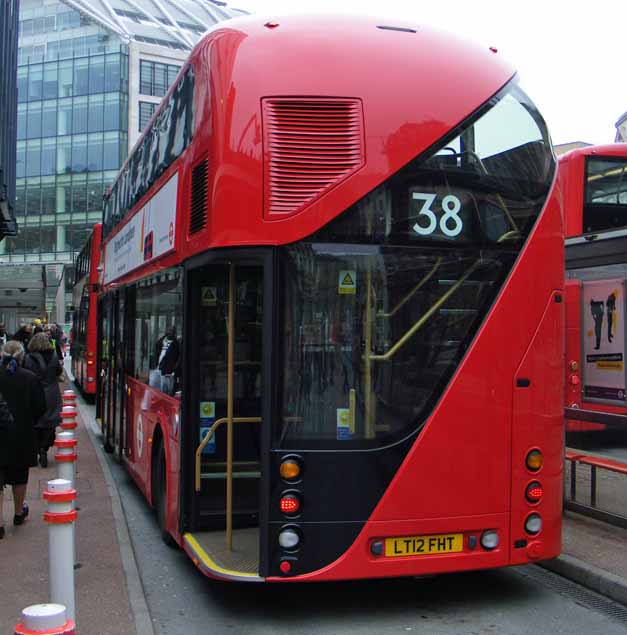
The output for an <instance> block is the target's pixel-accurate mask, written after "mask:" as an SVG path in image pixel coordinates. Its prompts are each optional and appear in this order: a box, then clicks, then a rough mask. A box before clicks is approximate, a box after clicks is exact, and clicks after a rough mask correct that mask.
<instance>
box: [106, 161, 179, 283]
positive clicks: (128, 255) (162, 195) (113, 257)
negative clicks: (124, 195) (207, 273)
mask: <svg viewBox="0 0 627 635" xmlns="http://www.w3.org/2000/svg"><path fill="white" fill-rule="evenodd" d="M177 191H178V173H176V174H174V175H173V176H172V177H171V178H170V179H169V181H168V182H167V183H166V184H165V185H164V186H163V187H162V188H161V189H160V190H159V191H158V192H157V193H156V194H155V195H154V196H153V197H152V198H151V199H150V200H149V201H148V202H147V203H146V205H144V206H143V207H142V208H141V209H140V210H139V211H138V212H137V213H136V214H135V215H134V216H133V217H132V218H131V220H130V221H129V222H128V223H127V224H126V225H125V226H124V227H123V228H122V230H121V231H120V232H119V233H118V234H116V236H115V237H114V238H112V239H111V240H110V241H109V242H108V243H107V245H106V247H105V271H104V281H105V284H107V283H109V282H112V281H114V280H117V279H118V278H121V277H122V276H125V275H126V274H127V273H130V272H131V271H133V270H134V269H137V267H139V266H141V265H143V264H144V263H146V262H150V261H151V260H154V259H155V258H159V256H163V255H164V254H166V253H167V252H169V251H171V250H172V249H174V242H175V239H176V194H177Z"/></svg>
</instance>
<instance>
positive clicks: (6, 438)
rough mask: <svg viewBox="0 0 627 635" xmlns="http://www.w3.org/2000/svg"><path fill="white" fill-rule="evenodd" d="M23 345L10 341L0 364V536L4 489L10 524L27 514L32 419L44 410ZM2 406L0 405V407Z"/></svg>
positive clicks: (34, 456) (40, 390)
mask: <svg viewBox="0 0 627 635" xmlns="http://www.w3.org/2000/svg"><path fill="white" fill-rule="evenodd" d="M23 359H24V348H23V346H22V345H21V344H20V343H19V342H15V341H10V342H7V343H6V344H5V345H4V348H3V349H2V363H1V364H0V394H2V397H3V402H6V405H7V407H8V410H9V412H10V414H11V422H10V423H7V417H6V412H5V417H0V421H4V424H1V423H0V538H4V523H3V520H2V503H3V491H4V487H5V486H6V485H11V486H12V488H13V505H14V510H15V513H14V516H13V524H14V525H21V524H23V523H24V521H25V520H26V517H27V516H28V505H27V504H26V503H25V502H24V498H25V496H26V485H27V484H28V471H29V468H31V467H34V466H35V465H37V442H36V435H35V422H36V421H37V420H38V419H39V418H40V417H41V416H42V415H43V414H44V412H45V411H46V397H45V395H44V390H43V388H42V386H41V384H40V382H39V380H38V379H37V376H36V375H35V374H34V373H31V372H30V371H29V370H25V369H24V368H22V367H21V364H22V362H23ZM0 410H1V409H0Z"/></svg>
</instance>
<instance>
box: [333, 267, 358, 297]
mask: <svg viewBox="0 0 627 635" xmlns="http://www.w3.org/2000/svg"><path fill="white" fill-rule="evenodd" d="M356 289H357V272H356V271H355V270H354V269H343V270H342V271H340V276H339V278H338V287H337V292H338V293H340V294H342V295H344V294H349V293H355V290H356Z"/></svg>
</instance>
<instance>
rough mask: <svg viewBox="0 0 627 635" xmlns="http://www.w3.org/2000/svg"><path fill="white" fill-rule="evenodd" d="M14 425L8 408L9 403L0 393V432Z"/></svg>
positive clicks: (10, 428)
mask: <svg viewBox="0 0 627 635" xmlns="http://www.w3.org/2000/svg"><path fill="white" fill-rule="evenodd" d="M14 427H15V419H14V418H13V414H12V412H11V410H10V409H9V404H8V403H7V402H6V401H5V399H4V397H3V396H2V393H0V432H1V431H4V430H12V429H13V428H14Z"/></svg>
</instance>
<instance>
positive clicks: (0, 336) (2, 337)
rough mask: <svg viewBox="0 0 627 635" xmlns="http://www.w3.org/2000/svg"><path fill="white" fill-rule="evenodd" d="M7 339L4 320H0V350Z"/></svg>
mask: <svg viewBox="0 0 627 635" xmlns="http://www.w3.org/2000/svg"><path fill="white" fill-rule="evenodd" d="M8 340H9V336H8V334H7V329H6V326H5V325H4V322H0V350H2V347H3V346H4V345H5V344H6V343H7V342H8Z"/></svg>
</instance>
